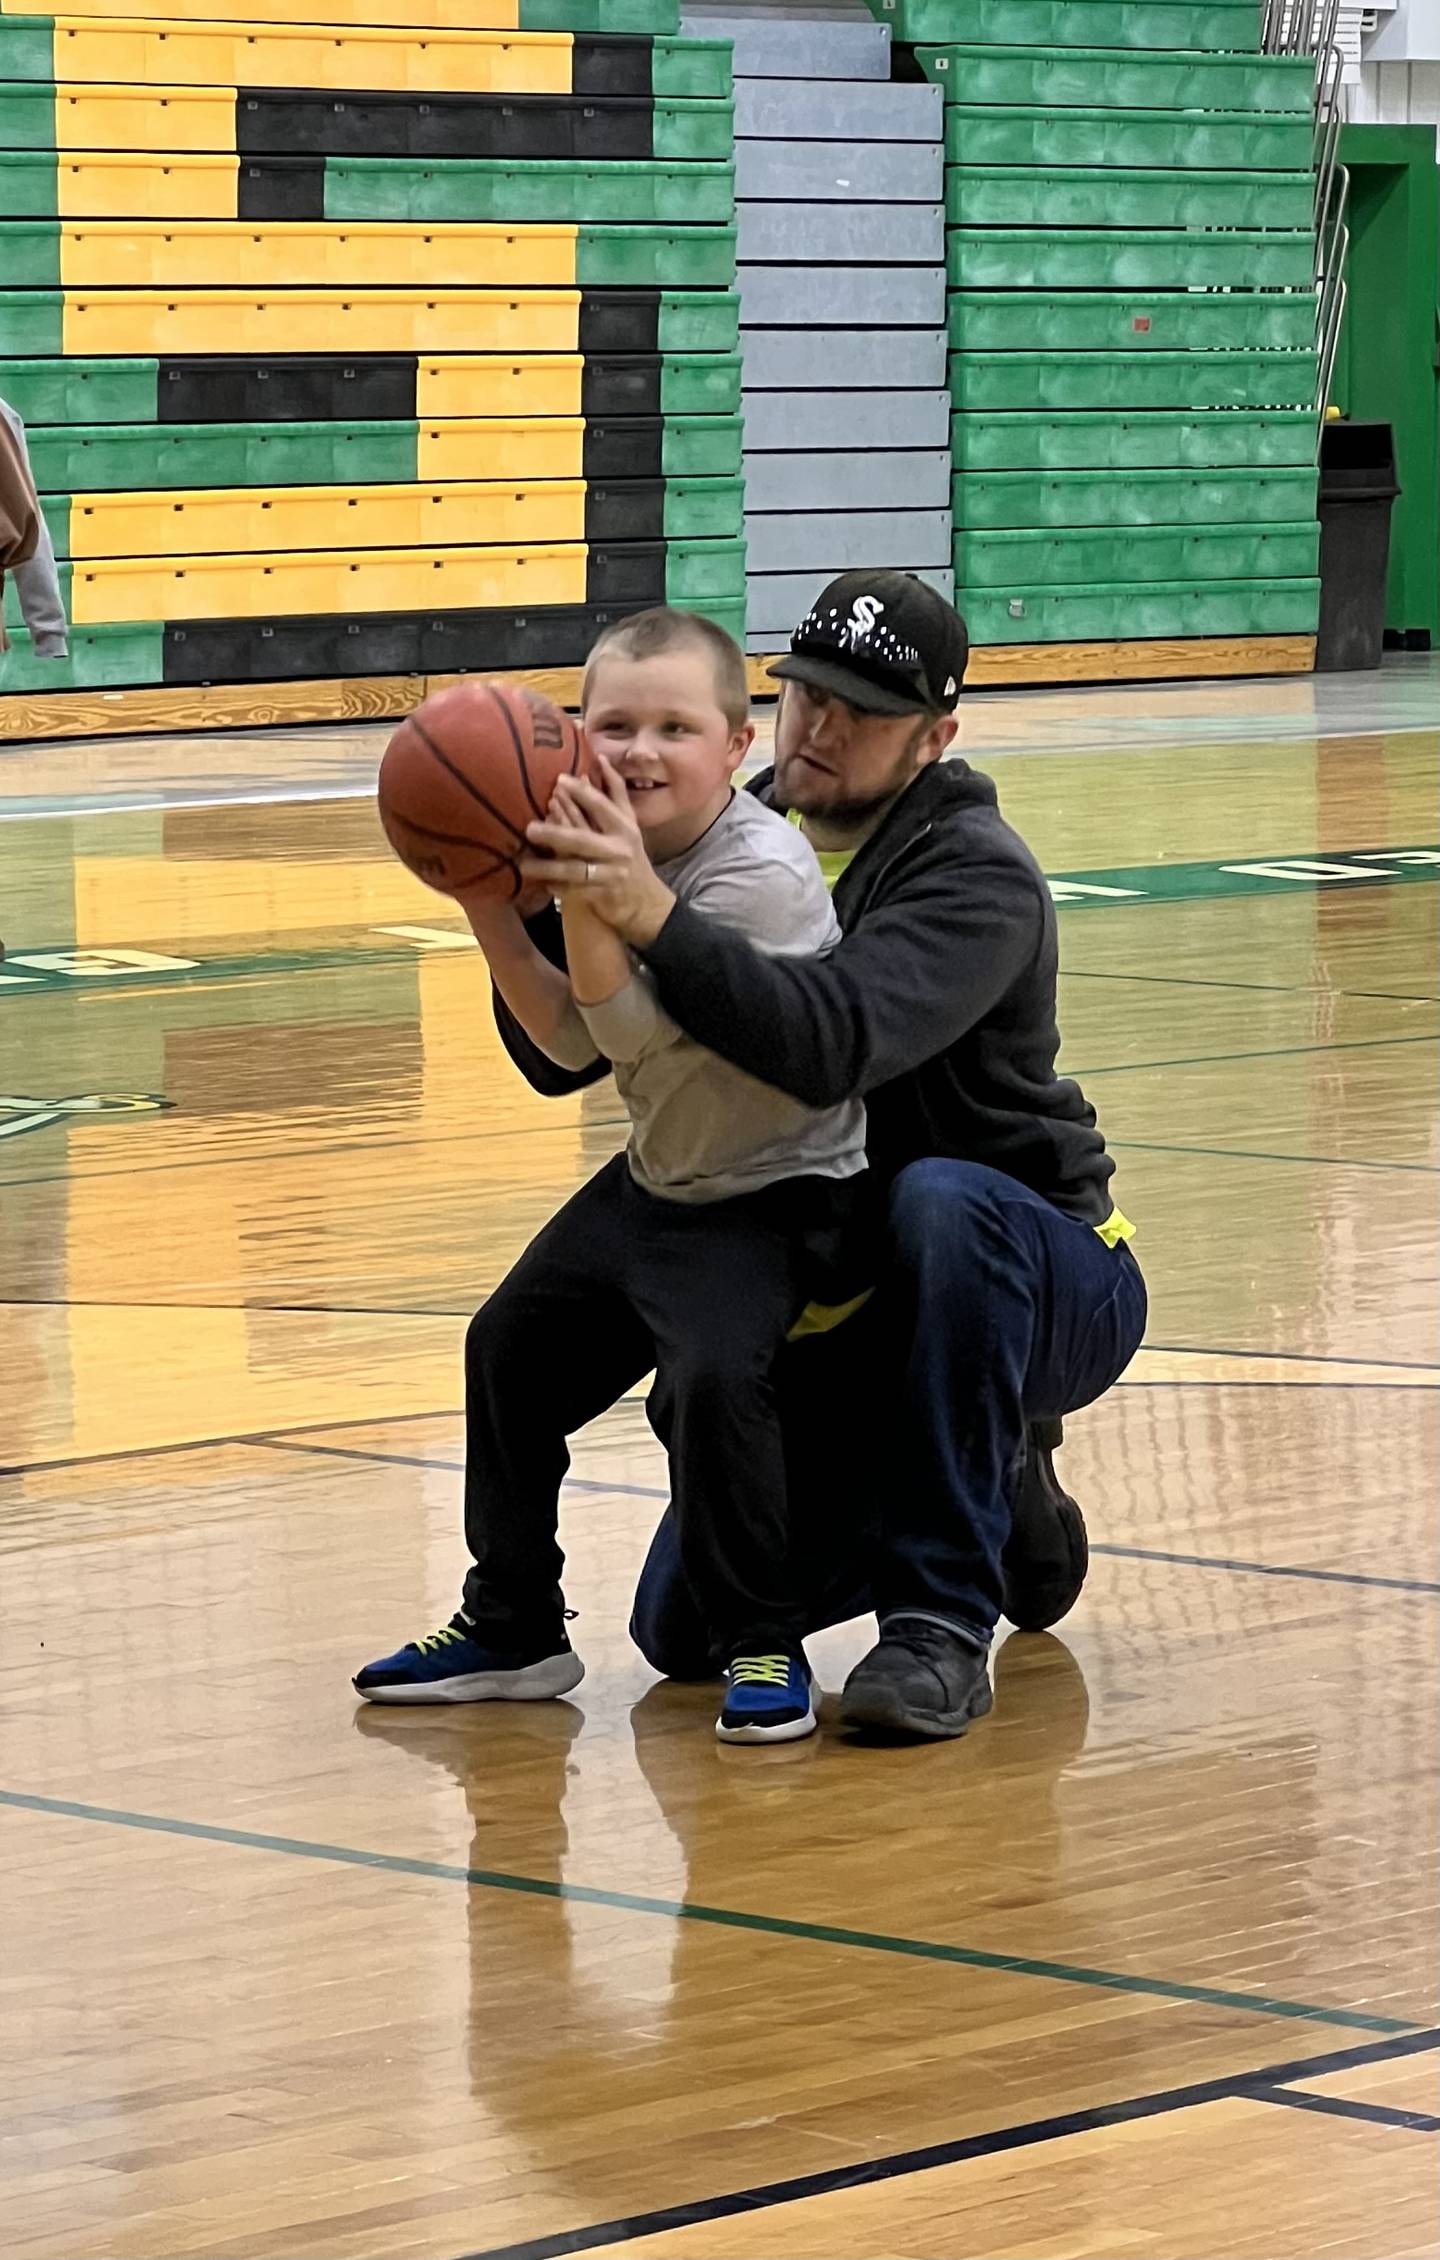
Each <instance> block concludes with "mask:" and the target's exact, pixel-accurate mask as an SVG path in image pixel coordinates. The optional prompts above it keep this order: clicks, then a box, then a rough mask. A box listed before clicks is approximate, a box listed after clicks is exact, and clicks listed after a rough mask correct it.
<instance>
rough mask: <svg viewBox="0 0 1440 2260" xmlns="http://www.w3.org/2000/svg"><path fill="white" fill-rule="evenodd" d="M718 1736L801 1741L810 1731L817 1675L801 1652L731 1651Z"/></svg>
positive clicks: (813, 1723) (813, 1722) (725, 1739)
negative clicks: (743, 1653) (738, 1653)
mask: <svg viewBox="0 0 1440 2260" xmlns="http://www.w3.org/2000/svg"><path fill="white" fill-rule="evenodd" d="M725 1681H726V1693H725V1708H724V1710H723V1711H722V1712H721V1713H720V1716H719V1718H718V1719H717V1720H716V1721H715V1732H716V1734H717V1736H718V1737H719V1739H720V1740H721V1741H722V1742H799V1741H801V1740H802V1739H803V1737H804V1736H805V1735H807V1734H813V1733H814V1732H815V1727H816V1718H815V1681H814V1679H813V1677H812V1675H811V1671H810V1666H809V1664H808V1663H807V1662H806V1661H805V1658H804V1656H803V1654H798V1655H789V1654H787V1653H785V1651H784V1650H777V1651H776V1652H775V1653H774V1654H771V1655H753V1656H733V1657H732V1658H731V1660H730V1662H729V1663H728V1664H727V1665H726V1667H725Z"/></svg>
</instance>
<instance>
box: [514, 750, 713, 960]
mask: <svg viewBox="0 0 1440 2260" xmlns="http://www.w3.org/2000/svg"><path fill="white" fill-rule="evenodd" d="M595 766H596V771H597V774H598V776H599V778H600V784H599V785H598V786H596V785H593V784H591V783H589V782H588V780H587V779H585V778H583V777H562V778H561V780H560V782H559V784H557V786H556V787H555V793H554V797H553V799H552V800H551V803H550V807H549V811H548V813H547V815H546V819H545V821H544V823H543V824H531V825H530V826H529V827H528V828H527V832H526V837H527V838H528V839H529V841H530V844H531V846H532V847H534V848H537V849H539V850H541V851H542V852H541V854H539V855H535V856H529V857H526V858H525V860H524V861H523V862H522V863H521V866H520V869H521V871H522V873H523V874H524V877H525V878H526V879H527V880H528V881H531V882H533V883H534V884H536V885H543V886H546V887H548V888H550V889H551V890H552V891H553V892H554V893H556V894H558V895H560V896H562V897H564V898H566V899H568V898H569V897H570V896H571V895H572V894H574V895H578V896H579V897H580V899H581V900H582V901H583V902H584V903H585V904H586V905H587V907H588V908H590V909H592V910H593V911H595V912H596V914H597V915H598V916H599V917H600V918H603V919H604V921H605V923H606V925H607V926H611V927H613V928H614V930H615V932H616V933H617V934H619V935H620V936H621V937H622V939H623V940H625V941H627V942H629V943H630V944H631V945H632V946H633V947H634V948H636V949H643V948H644V947H645V945H646V944H647V943H648V942H653V941H654V939H655V937H656V935H657V934H658V933H659V931H660V929H661V927H662V926H663V925H664V923H665V921H666V919H667V918H668V917H669V915H670V913H671V911H672V910H673V909H674V907H675V897H674V896H673V895H672V894H671V892H670V889H669V888H668V887H667V886H666V885H665V883H664V881H663V880H661V879H658V878H657V877H656V875H655V871H654V868H653V866H652V864H651V862H650V858H649V856H648V855H647V854H646V852H645V840H644V836H643V834H642V833H641V830H640V827H639V825H638V824H637V823H636V821H635V817H634V812H633V811H632V809H631V807H630V797H629V795H628V793H627V792H626V790H625V786H624V783H623V782H622V780H621V778H620V777H619V775H618V774H617V772H616V771H615V770H614V769H613V768H612V767H611V765H610V763H609V762H608V761H607V760H606V759H605V757H604V755H603V754H599V755H597V756H596V763H595Z"/></svg>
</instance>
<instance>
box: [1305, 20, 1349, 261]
mask: <svg viewBox="0 0 1440 2260" xmlns="http://www.w3.org/2000/svg"><path fill="white" fill-rule="evenodd" d="M1344 68H1345V58H1344V56H1343V55H1342V54H1341V52H1340V50H1339V48H1338V47H1331V48H1330V49H1328V50H1327V52H1326V54H1325V56H1324V59H1323V60H1322V61H1321V62H1320V64H1319V66H1318V68H1317V70H1316V74H1315V136H1314V142H1313V145H1312V146H1313V149H1314V163H1315V230H1316V238H1317V241H1316V263H1317V270H1318V263H1319V241H1318V238H1319V230H1320V225H1321V222H1322V221H1323V219H1324V216H1325V211H1326V207H1327V205H1328V204H1329V201H1330V183H1331V180H1332V179H1333V177H1334V172H1335V152H1336V149H1337V147H1338V145H1339V140H1340V78H1341V74H1342V72H1343V71H1344Z"/></svg>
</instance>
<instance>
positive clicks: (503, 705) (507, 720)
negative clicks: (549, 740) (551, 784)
mask: <svg viewBox="0 0 1440 2260" xmlns="http://www.w3.org/2000/svg"><path fill="white" fill-rule="evenodd" d="M485 688H486V690H487V691H488V692H489V693H490V696H491V698H492V699H493V700H494V701H495V704H496V706H497V707H498V708H499V710H500V714H501V718H502V719H503V721H504V724H505V727H506V729H507V730H508V731H509V733H510V743H511V744H512V745H513V746H514V748H515V760H516V764H517V766H518V767H519V770H520V782H521V784H522V785H523V786H524V788H525V798H526V799H527V800H528V801H529V803H530V806H531V807H532V808H533V809H534V811H535V814H536V815H537V816H538V817H539V818H540V820H541V822H542V823H543V821H544V818H545V811H544V809H543V808H542V807H541V806H540V803H539V801H538V800H537V799H536V798H535V787H534V786H533V785H532V784H531V782H530V764H529V762H528V761H527V760H526V758H525V747H524V745H523V743H522V742H521V737H520V732H519V731H518V730H517V729H516V727H515V717H514V715H513V714H512V713H511V711H510V704H509V701H508V700H507V699H505V698H503V697H502V696H501V694H500V692H499V690H498V689H497V688H496V686H495V684H494V683H487V684H486V685H485Z"/></svg>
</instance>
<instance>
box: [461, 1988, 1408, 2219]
mask: <svg viewBox="0 0 1440 2260" xmlns="http://www.w3.org/2000/svg"><path fill="white" fill-rule="evenodd" d="M1437 2047H1440V2029H1437V2028H1431V2029H1429V2030H1427V2031H1424V2032H1416V2033H1406V2034H1404V2035H1403V2036H1402V2037H1401V2038H1399V2039H1397V2040H1382V2041H1376V2042H1374V2043H1372V2044H1371V2045H1369V2046H1365V2047H1359V2048H1342V2049H1337V2050H1335V2051H1333V2052H1332V2053H1331V2054H1330V2055H1328V2056H1312V2057H1309V2058H1307V2059H1304V2060H1302V2061H1301V2062H1299V2063H1291V2064H1274V2065H1271V2066H1270V2067H1269V2068H1268V2069H1265V2070H1262V2071H1257V2072H1239V2073H1232V2074H1230V2075H1229V2076H1227V2077H1224V2078H1221V2079H1213V2080H1196V2081H1194V2082H1192V2083H1191V2084H1190V2085H1189V2086H1187V2087H1170V2088H1162V2089H1160V2090H1159V2091H1158V2092H1156V2093H1154V2094H1150V2095H1134V2096H1130V2097H1128V2098H1127V2099H1126V2100H1125V2101H1124V2102H1121V2103H1101V2104H1097V2105H1096V2106H1095V2107H1094V2108H1093V2109H1091V2110H1088V2111H1062V2112H1057V2113H1056V2114H1055V2115H1054V2116H1052V2117H1050V2118H1045V2119H1030V2120H1027V2121H1025V2122H1024V2123H1023V2124H1021V2125H1019V2126H1013V2127H997V2128H995V2129H993V2130H992V2131H991V2132H990V2133H989V2134H976V2135H964V2136H961V2137H960V2138H959V2139H958V2140H956V2141H953V2142H932V2143H927V2144H925V2145H924V2146H923V2147H922V2148H920V2149H916V2150H897V2151H892V2152H891V2153H890V2154H889V2155H888V2156H886V2157H883V2158H868V2159H864V2160H862V2161H861V2162H860V2163H859V2164H857V2165H853V2166H832V2167H829V2168H827V2169H826V2170H824V2171H823V2172H820V2173H815V2174H796V2175H794V2176H792V2177H791V2178H790V2179H789V2180H787V2181H778V2182H763V2183H760V2184H757V2185H756V2186H755V2187H753V2188H751V2189H739V2190H732V2191H730V2192H729V2193H728V2194H726V2195H725V2196H723V2197H708V2198H697V2199H695V2200H693V2201H692V2202H691V2203H689V2204H685V2205H666V2206H661V2207H658V2208H657V2209H656V2210H655V2211H654V2212H651V2213H632V2214H630V2215H628V2216H622V2217H621V2218H620V2219H618V2220H613V2221H597V2222H595V2223H593V2224H592V2225H591V2226H589V2227H586V2228H579V2229H562V2230H560V2231H558V2232H557V2233H556V2234H553V2235H550V2236H537V2237H527V2238H525V2239H524V2240H522V2242H520V2243H518V2244H503V2245H489V2246H486V2247H484V2248H482V2249H478V2250H476V2251H473V2252H467V2253H465V2254H463V2255H462V2256H461V2260H562V2255H564V2254H566V2253H571V2252H588V2251H591V2250H593V2248H594V2247H595V2246H596V2245H601V2244H629V2243H633V2242H634V2241H636V2240H637V2239H638V2238H640V2237H647V2236H658V2235H661V2234H663V2233H664V2232H665V2231H666V2230H667V2229H687V2228H696V2227H698V2226H699V2225H700V2223H701V2222H705V2221H723V2220H733V2219H734V2218H735V2217H736V2216H737V2215H740V2214H747V2213H762V2212H768V2211H769V2210H770V2209H771V2208H772V2207H774V2206H777V2205H793V2204H795V2203H796V2202H798V2201H799V2200H801V2199H804V2198H807V2197H831V2196H834V2195H835V2194H837V2193H838V2192H843V2191H845V2190H854V2189H871V2188H873V2187H874V2186H875V2185H876V2184H877V2183H879V2182H887V2181H897V2180H899V2179H901V2178H902V2177H904V2176H906V2175H910V2174H923V2173H926V2172H928V2171H929V2170H930V2169H931V2168H933V2167H936V2166H959V2165H964V2164H965V2163H966V2162H967V2161H968V2160H969V2159H971V2158H994V2157H998V2156H1000V2155H1002V2154H1003V2153H1004V2152H1005V2151H1008V2150H1028V2149H1031V2148H1033V2147H1034V2146H1035V2145H1036V2144H1038V2143H1044V2142H1063V2141H1066V2140H1068V2139H1069V2138H1070V2137H1072V2136H1074V2135H1079V2134H1094V2133H1096V2132H1097V2131H1099V2130H1100V2129H1101V2128H1104V2127H1117V2126H1125V2125H1127V2124H1129V2123H1131V2122H1133V2121H1134V2120H1136V2119H1158V2118H1164V2117H1167V2116H1169V2115H1170V2114H1171V2113H1172V2112H1176V2111H1193V2110H1196V2109H1197V2108H1199V2107H1200V2106H1202V2105H1204V2104H1206V2103H1232V2102H1246V2101H1251V2102H1260V2101H1278V2100H1280V2096H1279V2088H1280V2084H1281V2083H1282V2082H1284V2081H1288V2080H1297V2079H1317V2078H1319V2077H1320V2076H1321V2075H1322V2074H1323V2073H1326V2072H1343V2071H1350V2070H1352V2069H1354V2068H1356V2067H1358V2066H1360V2065H1362V2064H1377V2063H1384V2062H1387V2061H1388V2060H1389V2059H1390V2058H1391V2057H1395V2056H1415V2055H1420V2054H1422V2053H1424V2052H1426V2051H1429V2050H1432V2049H1435V2048H1437Z"/></svg>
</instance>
